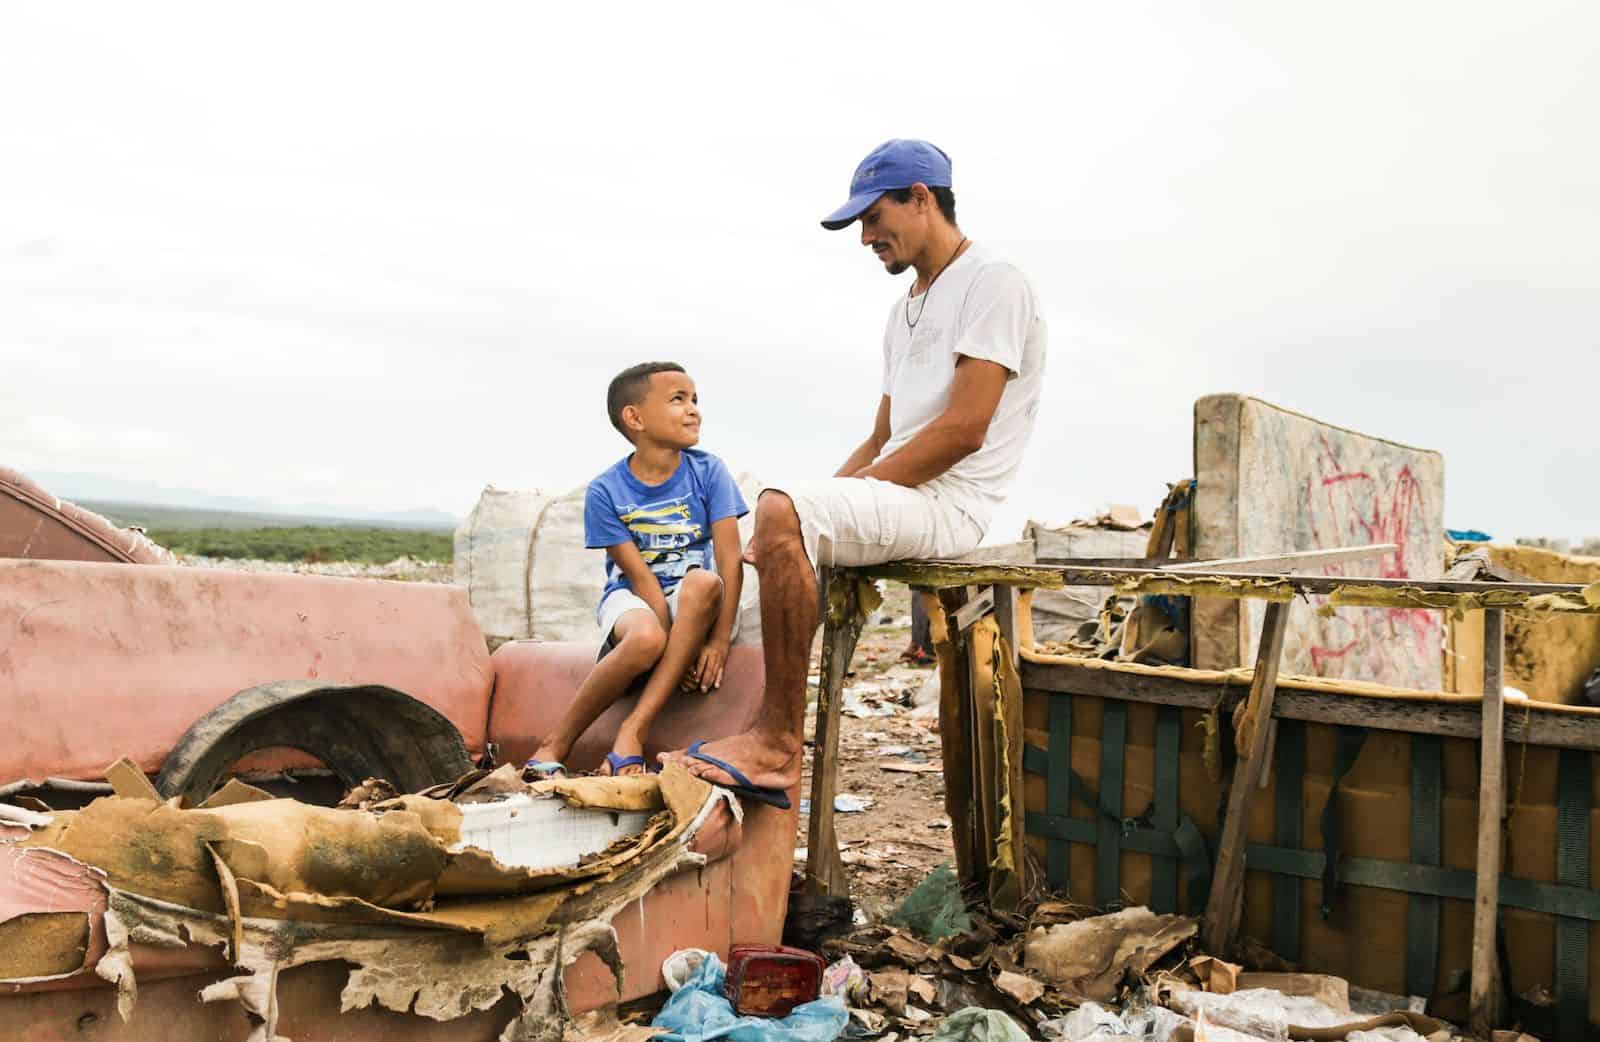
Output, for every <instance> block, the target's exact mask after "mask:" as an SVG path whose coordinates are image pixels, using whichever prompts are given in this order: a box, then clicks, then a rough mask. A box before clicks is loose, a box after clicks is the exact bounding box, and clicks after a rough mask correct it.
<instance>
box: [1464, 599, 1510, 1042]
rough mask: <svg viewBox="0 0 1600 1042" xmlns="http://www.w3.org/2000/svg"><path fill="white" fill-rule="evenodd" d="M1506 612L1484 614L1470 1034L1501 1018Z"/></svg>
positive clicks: (1483, 1035) (1488, 1027) (1481, 1033)
mask: <svg viewBox="0 0 1600 1042" xmlns="http://www.w3.org/2000/svg"><path fill="white" fill-rule="evenodd" d="M1505 636H1506V619H1505V613H1504V612H1501V611H1497V610H1494V609H1491V610H1489V611H1487V612H1484V618H1483V744H1482V747H1481V751H1480V753H1479V762H1478V873H1477V890H1476V897H1475V899H1474V900H1473V904H1472V993H1471V1006H1470V1009H1471V1023H1472V1031H1473V1034H1475V1035H1478V1036H1479V1037H1481V1038H1488V1037H1489V1032H1490V1030H1491V1029H1492V1028H1493V1027H1494V1025H1495V1024H1496V1023H1497V1022H1498V1021H1499V1013H1500V1010H1499V1005H1500V1001H1499V1000H1500V975H1499V967H1498V960H1497V959H1496V952H1495V927H1496V925H1497V916H1498V915H1499V912H1500V899H1499V895H1500V851H1501V844H1502V842H1503V841H1502V838H1501V833H1500V828H1501V819H1502V817H1503V815H1504V813H1505V770H1504V768H1505V751H1506V749H1505V737H1504V733H1503V724H1504V720H1505Z"/></svg>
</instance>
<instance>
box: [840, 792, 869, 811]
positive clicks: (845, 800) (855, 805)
mask: <svg viewBox="0 0 1600 1042" xmlns="http://www.w3.org/2000/svg"><path fill="white" fill-rule="evenodd" d="M874 802H876V801H875V800H873V798H872V797H871V796H854V795H852V794H850V793H848V792H841V793H840V794H839V795H837V796H835V797H834V798H833V809H834V810H835V811H837V812H838V813H840V814H860V813H861V812H862V811H864V810H866V809H867V808H868V807H870V806H872V805H873V803H874Z"/></svg>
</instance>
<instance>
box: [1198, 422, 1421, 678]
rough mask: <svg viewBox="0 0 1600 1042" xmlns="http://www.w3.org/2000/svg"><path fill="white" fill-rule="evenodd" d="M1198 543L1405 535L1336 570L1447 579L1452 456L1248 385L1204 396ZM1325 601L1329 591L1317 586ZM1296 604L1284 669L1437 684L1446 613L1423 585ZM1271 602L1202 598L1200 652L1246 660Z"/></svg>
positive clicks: (1259, 544) (1221, 545)
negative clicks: (1352, 426)
mask: <svg viewBox="0 0 1600 1042" xmlns="http://www.w3.org/2000/svg"><path fill="white" fill-rule="evenodd" d="M1194 457H1195V477H1196V479H1197V482H1198V484H1197V487H1196V493H1195V497H1196V498H1195V508H1194V524H1195V546H1194V555H1195V557H1197V558H1199V559H1202V560H1204V559H1219V558H1233V557H1247V556H1252V555H1257V554H1262V555H1264V554H1281V553H1289V552H1293V551H1300V550H1321V549H1330V548H1334V547H1342V546H1362V545H1366V544H1371V543H1396V544H1398V545H1399V547H1400V549H1399V550H1398V551H1397V552H1395V553H1391V554H1387V555H1384V556H1383V557H1381V558H1378V559H1376V560H1374V561H1367V562H1360V563H1356V564H1349V565H1341V566H1338V567H1337V568H1333V567H1330V568H1327V569H1325V571H1326V572H1327V573H1329V574H1340V575H1349V576H1352V577H1356V576H1382V577H1386V578H1412V579H1437V578H1439V577H1440V576H1441V575H1442V573H1443V569H1444V515H1443V509H1444V503H1443V500H1444V458H1443V457H1442V456H1441V455H1440V454H1439V453H1437V452H1430V451H1427V450H1424V449H1414V448H1410V447H1408V446H1405V445H1399V444H1396V443H1395V442H1391V441H1385V440H1383V439H1381V438H1375V437H1371V436H1369V435H1366V434H1359V433H1357V432H1355V431H1349V430H1345V429H1343V428H1340V427H1335V426H1332V425H1330V424H1326V423H1320V422H1318V421H1316V420H1313V419H1311V418H1309V417H1306V416H1301V415H1299V414H1297V413H1293V412H1290V411H1288V410H1286V409H1280V408H1278V407H1277V406H1275V405H1271V404H1269V403H1267V402H1263V401H1259V400H1257V399H1254V398H1246V397H1243V396H1240V395H1231V394H1225V395H1213V396H1210V397H1206V398H1202V399H1200V400H1199V401H1198V402H1196V403H1195V415H1194ZM1313 599H1314V600H1315V601H1317V602H1318V603H1319V604H1321V603H1322V602H1323V601H1324V600H1325V599H1324V598H1313ZM1334 605H1335V610H1334V611H1331V612H1327V613H1324V612H1315V611H1296V612H1294V613H1292V614H1291V616H1290V619H1289V628H1288V632H1287V633H1286V635H1285V639H1284V651H1283V671H1284V672H1286V673H1300V674H1305V675H1308V676H1325V677H1334V678H1339V679H1347V680H1367V681H1375V682H1377V683H1382V684H1390V685H1394V686H1397V687H1412V688H1423V689H1434V688H1437V687H1439V686H1440V681H1441V676H1440V670H1441V649H1442V642H1443V628H1444V623H1443V620H1442V618H1441V616H1440V613H1439V612H1438V611H1434V610H1431V606H1429V605H1426V604H1424V603H1419V602H1418V601H1417V600H1416V599H1415V598H1412V599H1400V600H1398V601H1397V602H1396V603H1394V604H1393V605H1392V606H1388V607H1379V608H1350V607H1338V606H1337V601H1335V602H1334ZM1264 610H1265V605H1264V604H1262V603H1255V602H1251V603H1241V602H1240V601H1238V600H1232V599H1226V600H1224V599H1213V598H1202V599H1200V600H1197V601H1196V602H1195V607H1194V616H1193V638H1192V641H1193V657H1192V661H1193V662H1194V664H1195V665H1196V666H1199V667H1201V668H1207V669H1211V668H1215V669H1228V668H1231V667H1234V666H1241V665H1248V664H1249V663H1250V662H1251V661H1253V659H1254V656H1255V645H1256V643H1257V642H1258V638H1259V634H1260V632H1261V630H1260V626H1261V617H1262V613H1263V611H1264Z"/></svg>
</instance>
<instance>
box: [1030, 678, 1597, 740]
mask: <svg viewBox="0 0 1600 1042" xmlns="http://www.w3.org/2000/svg"><path fill="white" fill-rule="evenodd" d="M1022 686H1023V687H1024V688H1026V689H1027V690H1029V691H1048V692H1054V693H1060V694H1072V695H1090V696H1093V697H1096V698H1117V699H1122V700H1123V701H1128V702H1146V703H1149V704H1152V705H1164V706H1179V707H1181V708H1184V709H1210V708H1211V707H1212V706H1214V705H1217V703H1218V701H1219V700H1221V701H1222V703H1223V704H1222V709H1223V710H1224V711H1225V712H1226V711H1228V710H1230V709H1232V707H1233V706H1234V705H1236V704H1237V703H1238V701H1239V699H1240V698H1241V697H1242V696H1243V693H1244V685H1243V683H1242V682H1234V683H1223V682H1221V681H1217V680H1203V681H1192V680H1183V679H1180V678H1179V677H1178V676H1175V675H1168V676H1162V675H1157V674H1148V673H1134V672H1131V671H1129V672H1124V671H1122V670H1114V669H1100V668H1096V667H1094V666H1080V665H1070V664H1065V663H1061V664H1058V663H1042V662H1024V663H1023V664H1022ZM1272 715H1273V718H1274V719H1278V720H1305V721H1307V722H1309V723H1314V724H1349V725H1351V726H1354V727H1371V728H1375V729H1377V730H1380V731H1399V732H1402V733H1405V734H1436V735H1442V736H1444V737H1446V738H1471V739H1473V740H1474V741H1476V740H1477V739H1478V737H1479V736H1480V735H1481V734H1483V714H1482V711H1481V708H1480V706H1479V703H1478V701H1477V700H1476V699H1475V698H1468V699H1461V700H1453V701H1449V702H1443V701H1435V700H1431V699H1415V700H1413V699H1404V698H1378V697H1375V696H1372V695H1363V694H1361V693H1359V692H1355V691H1313V690H1307V689H1304V688H1293V687H1284V686H1283V685H1282V684H1281V683H1280V685H1279V687H1278V696H1277V698H1276V699H1275V700H1274V702H1273V710H1272ZM1504 726H1505V736H1506V741H1508V742H1524V743H1527V744H1528V745H1543V746H1550V747H1552V748H1557V749H1582V750H1584V751H1586V752H1595V753H1600V712H1595V713H1575V712H1563V711H1551V710H1546V709H1540V708H1539V707H1537V706H1535V707H1532V708H1531V710H1530V711H1528V712H1522V711H1521V710H1520V709H1519V710H1516V711H1513V712H1512V713H1511V714H1510V715H1509V716H1507V717H1505V721H1504Z"/></svg>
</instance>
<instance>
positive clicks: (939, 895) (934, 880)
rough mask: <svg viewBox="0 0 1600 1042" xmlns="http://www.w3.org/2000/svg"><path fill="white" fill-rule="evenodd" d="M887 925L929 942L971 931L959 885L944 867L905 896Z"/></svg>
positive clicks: (941, 866)
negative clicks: (904, 929)
mask: <svg viewBox="0 0 1600 1042" xmlns="http://www.w3.org/2000/svg"><path fill="white" fill-rule="evenodd" d="M889 921H890V922H891V923H894V924H896V925H898V926H904V927H906V928H908V929H910V930H913V931H915V932H916V933H917V934H919V935H920V936H922V937H923V938H925V939H927V940H930V941H938V940H942V939H944V938H946V937H953V936H955V935H956V934H958V933H966V932H967V931H968V930H970V929H972V919H971V917H969V916H968V915H967V907H966V905H965V904H964V903H963V902H962V900H961V884H960V883H959V882H958V881H957V880H956V874H955V873H954V872H953V871H951V869H950V866H949V865H948V864H943V865H940V866H939V867H938V868H936V869H934V870H933V871H932V872H929V873H928V878H926V879H924V880H923V881H922V882H921V883H919V884H917V888H916V889H915V890H913V891H911V893H909V894H907V895H906V899H905V901H903V902H902V903H901V905H900V908H899V909H898V910H897V911H896V912H895V913H894V915H893V916H892V917H890V919H889Z"/></svg>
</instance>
